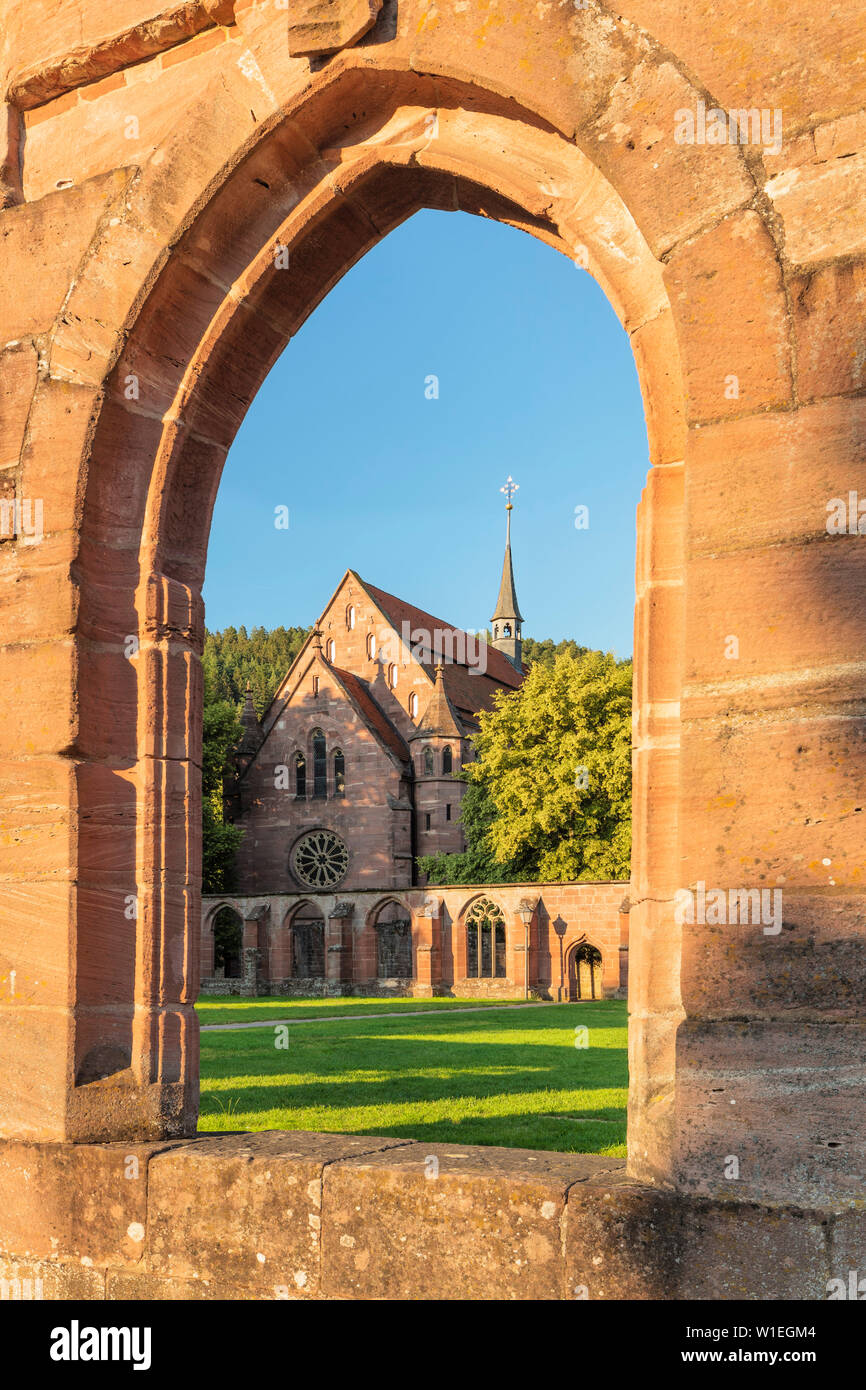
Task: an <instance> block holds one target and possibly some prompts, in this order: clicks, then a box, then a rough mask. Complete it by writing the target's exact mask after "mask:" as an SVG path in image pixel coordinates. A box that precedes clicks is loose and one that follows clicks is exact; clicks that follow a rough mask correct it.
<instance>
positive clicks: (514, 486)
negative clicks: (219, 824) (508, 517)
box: [499, 473, 520, 512]
mask: <svg viewBox="0 0 866 1390" xmlns="http://www.w3.org/2000/svg"><path fill="white" fill-rule="evenodd" d="M519 487H520V484H519V483H515V481H514V479H513V478H512V476H511V474H510V473H509V475H508V481H507V483H506V484H505V487H501V488H500V489H499V491H500V492H504V493H505V499H506V500H505V508H506V511H509V512H510V511H511V507H512V502H511V499H512V497H513V496H514V494H515V492H517V490H518V488H519Z"/></svg>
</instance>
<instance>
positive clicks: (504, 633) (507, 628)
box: [502, 623, 511, 637]
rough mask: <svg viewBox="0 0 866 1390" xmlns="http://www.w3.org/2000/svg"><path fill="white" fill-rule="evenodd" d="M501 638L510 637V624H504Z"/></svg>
mask: <svg viewBox="0 0 866 1390" xmlns="http://www.w3.org/2000/svg"><path fill="white" fill-rule="evenodd" d="M502 636H503V637H510V636H511V624H510V623H506V624H505V626H504V628H503V629H502Z"/></svg>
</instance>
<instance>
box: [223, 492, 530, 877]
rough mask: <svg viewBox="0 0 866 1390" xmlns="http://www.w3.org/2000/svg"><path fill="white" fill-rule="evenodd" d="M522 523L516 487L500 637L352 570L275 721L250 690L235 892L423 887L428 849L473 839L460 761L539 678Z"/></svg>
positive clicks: (241, 759) (288, 679)
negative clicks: (530, 653) (509, 699)
mask: <svg viewBox="0 0 866 1390" xmlns="http://www.w3.org/2000/svg"><path fill="white" fill-rule="evenodd" d="M510 521H511V504H510V498H509V505H508V531H507V537H506V548H505V558H504V562H503V567H502V580H501V584H500V589H499V597H498V600H497V604H496V610H495V612H494V614H493V617H492V619H491V630H492V634H493V637H492V645H488V643H487V642H486V641H485V640H484V639H483V638H479V637H477V636H476V635H475V634H473V633H469V632H465V631H463V630H461V629H459V628H455V627H453V626H452V625H451V624H449V623H446V622H444V621H443V620H441V619H439V618H434V617H433V616H432V615H431V614H429V613H425V612H423V611H422V610H421V609H419V608H416V607H414V606H413V605H412V604H410V603H407V602H406V601H405V600H404V599H400V598H397V597H396V596H395V595H393V594H388V593H385V592H384V591H383V590H382V589H379V588H377V587H375V586H374V585H373V584H369V583H367V582H366V581H365V580H363V579H362V578H361V577H360V575H358V574H357V573H356V572H355V571H354V570H347V571H346V573H345V575H344V576H343V578H342V579H341V581H340V583H339V584H338V586H337V588H336V590H335V592H334V594H333V595H332V597H331V599H330V600H329V602H328V604H327V606H326V608H325V610H324V612H323V613H322V614H321V616H320V618H319V620H318V622H317V624H316V626H315V628H314V630H313V631H312V632H311V634H310V636H309V637H308V639H307V641H306V642H305V643H304V646H303V647H302V649H301V651H300V652H299V653H298V656H297V657H296V659H295V661H294V662H293V663H292V666H291V668H290V670H289V671H288V672H287V674H286V676H285V678H284V680H283V681H282V683H281V685H280V687H279V689H278V690H277V693H276V695H275V696H274V699H273V701H272V702H271V705H270V707H269V708H268V710H267V711H266V713H265V715H264V716H263V718H262V720H261V722H259V720H258V719H257V717H256V713H255V709H254V707H253V703H252V696H251V694H250V693H249V692H248V694H247V699H246V705H245V708H244V711H243V714H242V723H243V727H244V736H243V741H242V743H241V746H240V749H239V750H238V755H237V768H238V775H237V779H236V783H235V785H234V787H233V788H232V790H231V793H230V795H229V800H228V809H229V815H230V817H231V818H232V819H233V820H234V822H235V823H236V824H237V825H238V826H240V827H241V828H242V829H243V830H244V832H245V834H244V838H243V841H242V842H241V846H240V849H239V851H238V854H237V858H236V867H235V882H236V891H238V892H241V893H244V894H251V893H286V892H297V891H299V890H301V891H313V892H316V891H318V892H328V891H332V890H335V889H338V888H339V889H340V890H346V891H351V890H361V889H366V888H377V889H401V888H410V887H413V886H415V885H416V884H418V882H419V878H418V872H417V868H416V859H417V857H418V856H419V855H425V854H436V853H445V852H447V853H459V852H461V851H462V850H463V849H465V839H464V834H463V827H462V824H461V820H460V804H461V801H462V798H463V794H464V792H465V789H466V787H465V783H463V782H462V781H459V780H457V779H456V778H455V776H454V774H455V773H456V772H458V770H459V769H460V768H461V767H462V765H463V764H464V763H465V762H466V761H468V760H469V759H471V757H472V737H473V734H474V733H475V732H476V731H477V729H478V714H479V712H480V711H482V710H489V709H491V708H492V706H493V702H494V699H495V696H496V694H497V693H498V692H499V691H508V690H515V689H516V688H517V687H518V686H519V685H520V684H521V681H522V680H523V675H524V668H523V664H522V661H521V646H522V642H521V631H522V624H523V618H522V616H521V614H520V610H519V607H518V603H517V594H516V590H515V583H514V572H513V565H512V558H511V536H510Z"/></svg>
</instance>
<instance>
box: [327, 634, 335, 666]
mask: <svg viewBox="0 0 866 1390" xmlns="http://www.w3.org/2000/svg"><path fill="white" fill-rule="evenodd" d="M325 655H326V656H327V658H328V660H329V661H333V660H334V658H335V657H336V655H337V645H336V643H335V641H334V639H333V637H329V638H328V644H327V646H326V647H325Z"/></svg>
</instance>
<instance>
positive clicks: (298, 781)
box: [295, 753, 307, 796]
mask: <svg viewBox="0 0 866 1390" xmlns="http://www.w3.org/2000/svg"><path fill="white" fill-rule="evenodd" d="M306 795H307V760H306V758H305V757H304V755H303V753H296V754H295V796H306Z"/></svg>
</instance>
